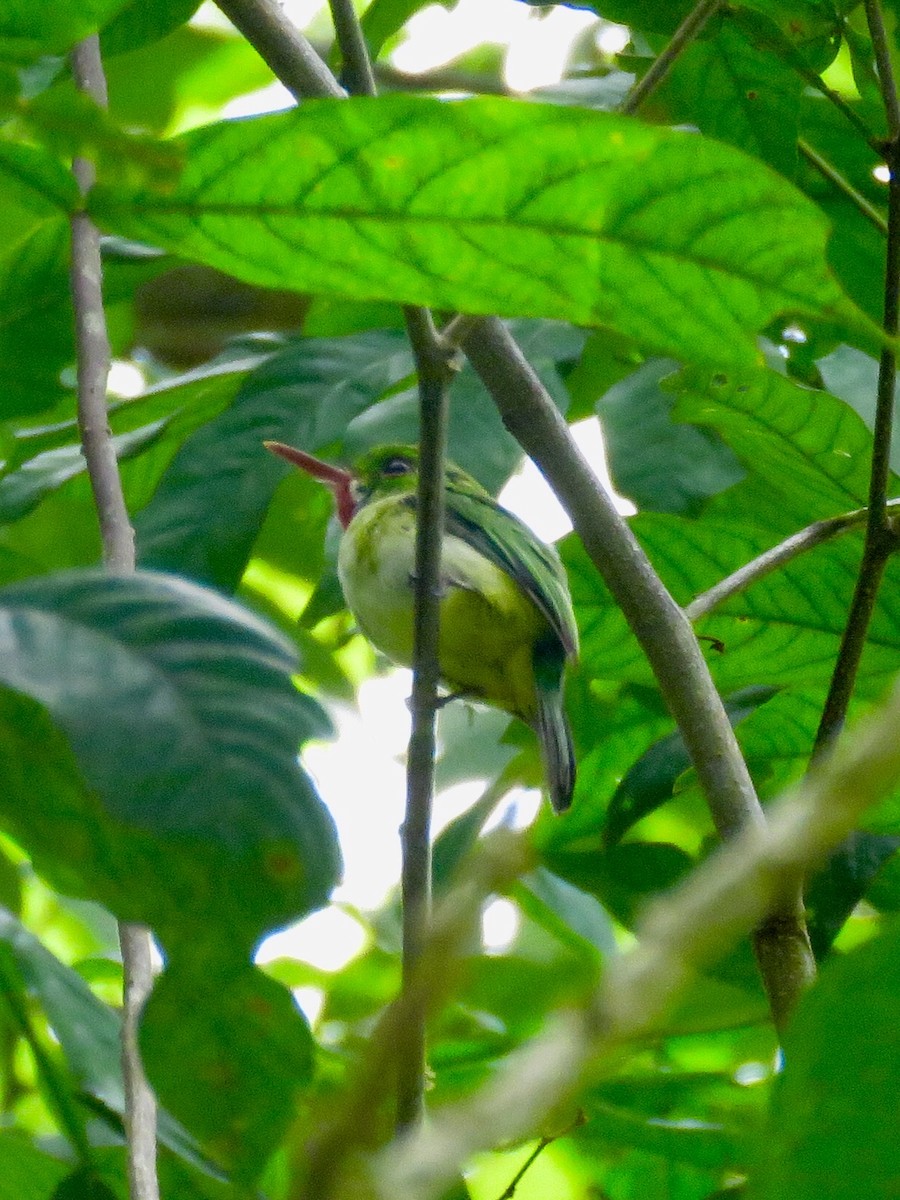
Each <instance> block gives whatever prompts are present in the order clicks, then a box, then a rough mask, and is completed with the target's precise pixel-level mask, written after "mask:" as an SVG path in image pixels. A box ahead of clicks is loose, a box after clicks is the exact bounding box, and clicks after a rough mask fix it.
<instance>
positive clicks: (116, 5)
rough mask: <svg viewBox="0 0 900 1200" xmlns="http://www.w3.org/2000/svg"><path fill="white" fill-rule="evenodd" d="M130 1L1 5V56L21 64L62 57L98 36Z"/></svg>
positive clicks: (14, 0)
mask: <svg viewBox="0 0 900 1200" xmlns="http://www.w3.org/2000/svg"><path fill="white" fill-rule="evenodd" d="M125 3H126V0H80V2H79V3H78V4H70V3H69V2H68V0H47V2H46V3H42V4H39V5H35V4H32V3H29V0H2V3H0V54H2V57H4V58H12V59H14V60H18V61H20V62H27V61H28V60H30V59H34V58H38V57H39V56H40V55H42V54H61V53H63V52H64V51H66V50H68V49H70V47H71V46H73V45H74V43H75V42H77V41H79V40H80V39H81V38H83V37H87V36H88V34H91V33H96V32H97V30H98V29H100V28H101V26H103V25H105V24H106V22H107V21H108V20H109V19H110V17H112V16H113V15H114V14H115V13H116V12H117V11H118V10H119V9H120V8H122V7H123V5H124V4H125Z"/></svg>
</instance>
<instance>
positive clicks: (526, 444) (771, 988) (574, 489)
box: [464, 317, 815, 1029]
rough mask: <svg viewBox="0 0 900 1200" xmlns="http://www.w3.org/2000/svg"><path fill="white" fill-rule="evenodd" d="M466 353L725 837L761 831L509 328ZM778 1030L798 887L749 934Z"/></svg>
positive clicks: (733, 763)
mask: <svg viewBox="0 0 900 1200" xmlns="http://www.w3.org/2000/svg"><path fill="white" fill-rule="evenodd" d="M464 349H465V351H466V354H467V355H468V357H469V360H470V362H471V363H472V366H473V367H474V368H475V371H476V372H477V374H478V375H479V376H480V378H481V380H482V382H483V383H484V385H485V387H486V388H487V389H488V391H489V392H490V393H491V395H492V396H493V398H494V402H495V403H496V405H497V407H498V409H499V410H500V414H501V416H502V418H503V422H504V424H505V425H506V427H507V428H508V429H509V430H510V432H511V433H512V434H513V436H514V437H515V438H516V439H517V440H518V441H519V443H520V444H521V445H522V446H523V448H524V449H525V451H526V452H527V453H528V454H529V455H530V456H531V458H532V459H533V460H534V461H535V463H536V464H537V465H538V467H539V468H540V469H541V471H542V473H543V474H544V475H545V476H546V478H547V480H548V482H549V483H550V485H551V486H552V488H553V490H554V491H555V492H556V494H557V496H558V497H559V499H560V500H561V502H562V504H563V506H564V507H565V509H566V511H567V512H568V514H569V516H570V517H571V518H572V523H573V525H574V527H575V530H576V532H577V533H578V535H579V536H580V538H581V540H582V543H583V544H584V547H585V550H586V551H587V553H588V555H589V556H590V558H591V560H592V561H593V563H594V565H595V566H596V567H597V570H598V571H599V572H600V574H601V576H602V577H603V579H604V581H605V583H606V586H607V587H608V588H609V590H610V592H611V593H612V596H613V598H614V599H615V601H616V603H617V604H618V605H619V607H620V608H621V610H622V612H623V614H624V616H625V619H626V620H627V621H628V623H629V625H630V626H631V629H632V632H633V633H634V635H635V637H636V638H637V639H638V641H639V642H640V644H641V648H642V650H643V651H644V654H645V655H646V656H647V659H648V661H649V663H650V666H651V667H652V669H653V673H654V675H655V676H656V680H657V682H658V684H659V687H660V691H661V692H662V695H663V698H664V699H665V701H666V704H667V705H668V707H669V710H670V712H671V713H672V715H673V717H674V718H675V720H676V722H677V724H678V727H679V729H680V731H681V735H682V737H683V738H684V742H685V746H686V747H687V749H688V753H689V754H690V756H691V760H692V762H693V764H694V767H695V768H696V771H697V775H698V778H699V780H700V783H701V786H702V787H703V790H704V793H705V795H706V798H707V801H708V803H709V806H710V812H711V814H712V818H713V821H714V823H715V826H716V829H717V831H718V833H719V835H720V837H722V838H723V839H730V838H732V837H734V836H736V835H737V834H738V833H739V832H740V831H741V830H743V829H748V828H751V829H752V828H757V829H760V828H762V827H763V826H764V825H765V817H764V815H763V811H762V808H761V806H760V803H759V800H758V799H757V797H756V791H755V789H754V787H753V781H752V780H751V778H750V774H749V772H748V770H747V765H746V763H745V762H744V759H743V756H742V754H741V751H740V747H739V746H738V744H737V740H736V738H735V736H734V731H733V730H732V728H731V725H730V723H729V721H728V718H727V716H726V714H725V710H724V708H723V706H722V701H721V699H720V697H719V695H718V693H717V691H716V689H715V686H714V685H713V682H712V679H711V677H710V674H709V669H708V667H707V665H706V662H705V660H704V658H703V655H702V653H701V651H700V647H699V645H698V643H697V639H696V637H695V636H694V633H693V631H692V629H691V627H690V623H689V622H688V620H687V618H686V616H685V614H684V613H683V611H682V610H681V609H680V608H679V606H678V605H677V604H676V603H675V601H674V600H673V599H672V597H671V596H670V594H669V592H668V591H667V589H666V587H665V585H664V584H663V582H662V580H661V579H660V578H659V576H658V575H657V574H656V572H655V571H654V570H653V568H652V566H651V565H650V562H649V560H648V559H647V557H646V555H645V554H644V552H643V550H642V549H641V548H640V546H639V545H638V543H637V540H636V539H635V537H634V535H633V534H632V532H631V530H630V528H629V527H628V525H627V523H626V522H625V521H624V520H623V518H622V517H621V516H620V515H619V513H618V512H617V511H616V509H615V506H614V505H613V503H612V500H611V499H610V497H609V496H608V495H607V494H606V492H605V491H604V490H603V488H602V487H601V486H600V485H599V484H598V483H597V481H596V479H595V477H594V475H593V473H592V471H591V469H590V467H589V466H588V465H587V463H586V462H585V461H584V459H583V458H582V456H581V454H580V453H579V451H578V449H577V447H576V446H575V444H574V442H573V441H572V437H571V433H570V432H569V429H568V426H567V425H566V423H565V421H564V419H563V418H562V416H560V414H559V411H558V410H557V408H556V406H555V405H554V404H553V401H552V400H551V399H550V397H549V396H548V395H547V392H546V391H545V389H544V387H543V385H542V384H541V382H540V380H539V379H538V378H537V376H536V375H535V373H534V371H533V370H532V368H531V366H530V365H529V364H528V362H527V361H526V360H525V358H524V356H523V355H522V353H521V351H520V350H519V348H518V346H517V345H516V344H515V342H514V340H513V339H512V337H511V335H510V334H509V332H508V330H507V329H506V327H505V326H504V325H503V324H502V322H500V321H499V320H497V319H496V318H493V317H491V318H483V319H482V320H481V321H479V322H477V323H476V324H475V325H474V326H473V327H471V332H470V334H469V337H468V338H467V339H466V341H465V343H464ZM753 941H754V950H755V952H756V956H757V960H758V962H759V965H760V971H761V974H762V976H763V982H764V984H765V988H766V992H767V994H768V996H769V999H770V1003H771V1005H772V1015H773V1018H774V1020H775V1024H776V1026H777V1027H778V1028H779V1029H781V1028H782V1027H783V1026H784V1024H785V1022H786V1020H787V1017H788V1014H789V1011H790V1008H791V1007H792V1006H793V1004H794V1003H795V1002H796V1001H797V999H798V998H799V996H800V995H801V993H802V992H803V990H804V989H805V988H806V987H807V985H808V984H809V983H810V981H811V980H812V978H813V976H814V973H815V964H814V962H813V958H812V951H811V949H810V946H809V938H808V936H807V933H806V926H805V923H804V918H803V903H802V896H801V894H800V890H799V886H797V885H794V886H792V887H788V888H787V889H786V890H785V892H784V895H783V898H782V903H781V907H780V908H779V910H778V912H777V913H775V914H773V915H772V918H771V919H770V920H767V921H766V922H765V923H764V924H763V925H761V926H760V927H759V929H758V930H756V932H755V933H754V935H753Z"/></svg>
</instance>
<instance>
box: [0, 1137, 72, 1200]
mask: <svg viewBox="0 0 900 1200" xmlns="http://www.w3.org/2000/svg"><path fill="white" fill-rule="evenodd" d="M70 1170H71V1164H69V1163H65V1162H63V1161H62V1160H61V1159H59V1158H53V1157H51V1155H49V1154H47V1153H46V1152H45V1151H43V1150H41V1149H39V1148H38V1147H37V1146H36V1145H35V1144H34V1143H33V1142H31V1141H30V1140H29V1138H28V1137H26V1136H25V1134H24V1133H23V1132H22V1131H21V1130H20V1131H18V1132H17V1131H15V1130H12V1129H5V1130H4V1131H3V1133H2V1134H0V1200H50V1197H51V1196H52V1195H53V1193H54V1189H55V1188H56V1186H57V1185H58V1184H59V1183H60V1182H61V1181H62V1180H63V1179H64V1178H65V1177H66V1175H68V1173H69V1171H70Z"/></svg>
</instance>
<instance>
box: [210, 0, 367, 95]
mask: <svg viewBox="0 0 900 1200" xmlns="http://www.w3.org/2000/svg"><path fill="white" fill-rule="evenodd" d="M216 4H217V6H218V7H219V8H220V9H221V10H222V12H223V13H224V14H225V16H226V17H227V18H228V20H229V21H230V22H231V23H232V25H234V27H235V28H236V29H238V30H240V32H241V33H242V34H243V35H244V37H245V38H246V39H247V41H248V42H249V43H250V45H251V46H252V47H253V48H254V50H255V51H256V52H257V54H258V55H259V56H260V58H262V59H263V61H264V62H265V63H267V64H268V66H269V67H271V69H272V71H273V72H274V74H275V75H276V76H277V78H278V79H280V80H281V82H282V83H283V84H284V86H285V87H286V88H287V90H288V91H289V92H290V93H291V95H292V96H293V97H294V98H295V99H296V100H297V101H300V100H303V99H304V98H306V99H310V98H312V97H317V98H319V99H322V98H324V97H327V96H332V97H334V98H337V99H340V98H342V97H343V96H344V95H345V92H344V89H343V88H342V87H341V85H340V84H339V83H338V81H337V80H336V79H335V77H334V76H333V75H332V74H331V72H330V71H329V70H328V68H327V67H326V65H325V64H324V63H323V62H322V60H321V58H319V56H318V54H317V53H316V52H315V50H314V49H313V48H312V46H311V45H310V44H309V42H308V41H307V40H306V38H305V37H304V36H303V34H302V33H300V31H299V30H298V29H296V28H295V27H294V25H293V24H292V23H291V21H290V19H289V18H288V17H287V16H286V15H285V13H284V12H283V11H282V9H281V6H280V5H279V4H278V3H277V2H276V0H216Z"/></svg>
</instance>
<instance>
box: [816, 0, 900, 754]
mask: <svg viewBox="0 0 900 1200" xmlns="http://www.w3.org/2000/svg"><path fill="white" fill-rule="evenodd" d="M865 7H866V17H867V19H868V22H869V32H870V33H871V36H872V44H873V47H874V49H875V59H876V62H877V64H878V79H879V84H880V87H881V93H882V98H883V101H884V110H885V116H886V119H887V124H888V129H889V132H890V137H889V141H888V144H887V147H886V156H887V162H888V168H889V170H890V180H889V183H888V219H887V247H886V252H885V268H884V320H883V326H884V331H885V333H887V334H888V335H889V336H890V338H891V339H892V340H891V343H890V345H885V346H884V348H883V349H882V351H881V358H880V360H879V364H878V387H877V394H876V404H875V428H874V432H873V435H872V467H871V472H870V476H869V505H868V513H867V517H866V537H865V543H864V545H863V553H862V561H861V562H860V567H859V574H858V575H857V579H856V586H855V588H854V592H853V599H852V601H851V603H850V612H849V615H848V617H847V623H846V625H845V626H844V633H843V636H842V638H841V645H840V649H839V650H838V656H837V660H836V662H835V665H834V672H833V674H832V676H831V684H830V686H829V689H828V696H827V697H826V700H825V706H824V709H823V711H822V717H821V720H820V721H819V728H818V730H817V731H816V740H815V744H814V746H813V757H814V758H816V757H818V756H819V755H820V754H822V753H823V752H824V751H825V750H826V749H827V748H828V747H829V746H830V744H831V743H832V742H833V741H834V739H835V738H836V737H837V735H838V734H839V733H840V731H841V729H842V727H843V724H844V721H845V720H846V717H847V709H848V707H849V705H850V700H851V698H852V696H853V689H854V687H855V685H856V678H857V674H858V672H859V665H860V662H861V660H862V655H863V650H864V649H865V645H866V639H867V637H868V632H869V625H870V623H871V620H872V614H873V612H874V611H875V603H876V601H877V599H878V591H879V588H880V586H881V580H882V578H883V576H884V570H885V567H886V566H887V561H888V559H889V558H890V556H891V554H893V553H894V551H895V550H896V549H897V547H898V544H900V543H898V538H897V535H896V533H895V532H894V529H893V526H892V524H891V520H890V516H889V513H888V508H887V494H888V484H889V480H890V455H891V434H892V430H893V420H894V392H895V389H896V384H897V356H896V353H895V351H894V348H893V347H894V340H895V339H896V336H897V330H898V315H900V312H898V308H900V305H898V292H900V104H898V98H897V87H896V83H895V81H894V74H893V68H892V65H891V57H890V50H889V47H888V43H887V37H886V34H885V30H884V22H883V21H882V17H881V8H880V5H879V4H878V0H866V6H865Z"/></svg>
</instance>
